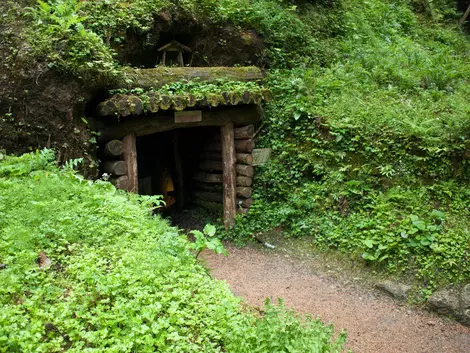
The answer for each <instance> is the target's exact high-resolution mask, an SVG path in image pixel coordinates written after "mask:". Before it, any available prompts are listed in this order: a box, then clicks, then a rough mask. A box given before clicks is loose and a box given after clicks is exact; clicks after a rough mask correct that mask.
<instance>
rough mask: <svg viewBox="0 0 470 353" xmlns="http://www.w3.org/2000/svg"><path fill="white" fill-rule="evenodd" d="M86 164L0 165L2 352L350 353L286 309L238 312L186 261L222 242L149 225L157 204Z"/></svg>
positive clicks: (15, 161) (49, 158) (44, 157)
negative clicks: (88, 171)
mask: <svg viewBox="0 0 470 353" xmlns="http://www.w3.org/2000/svg"><path fill="white" fill-rule="evenodd" d="M79 162H80V161H78V160H75V161H71V162H69V163H68V164H67V165H66V166H65V167H63V168H62V169H59V168H57V167H56V166H55V163H54V154H53V153H52V152H51V151H49V150H44V151H42V152H40V153H39V152H38V153H36V154H27V155H23V156H21V157H5V156H3V155H0V264H2V267H1V268H0V283H2V285H1V286H0V352H8V353H12V352H48V353H49V352H50V353H52V352H63V351H67V352H273V351H286V350H287V349H289V352H306V351H308V352H339V351H341V350H342V348H341V347H342V345H343V343H344V340H345V335H344V334H341V335H340V336H339V337H338V338H337V339H333V338H332V337H333V336H332V335H333V328H332V327H331V326H325V325H324V324H322V323H321V322H320V321H318V320H312V319H309V318H306V319H304V318H300V317H298V316H297V315H295V314H294V313H293V312H291V311H289V310H286V309H285V308H284V307H283V305H282V304H281V305H278V306H274V305H272V304H270V303H267V305H266V307H265V310H264V312H261V314H260V313H259V312H258V313H255V312H252V311H250V310H247V309H242V306H241V305H240V303H239V299H236V298H235V297H234V296H233V295H232V294H231V292H230V291H229V289H228V288H227V286H226V284H224V283H222V282H218V281H215V280H212V279H211V278H210V277H209V276H208V275H207V273H206V270H205V269H204V268H202V267H201V266H199V265H198V264H197V262H196V259H195V256H194V255H193V254H192V253H191V252H190V249H191V248H194V249H196V250H197V251H199V250H201V249H203V248H205V247H207V248H209V249H211V248H213V249H214V250H216V251H219V252H223V248H221V247H220V243H218V242H216V241H214V240H208V239H206V238H205V237H204V236H198V234H196V236H197V237H198V238H200V239H199V242H197V243H195V244H193V243H189V242H188V241H187V240H186V239H185V236H182V235H180V234H178V232H177V230H176V229H174V228H171V227H170V226H169V225H168V224H167V223H166V222H165V221H164V220H162V219H161V218H160V217H159V216H156V215H152V212H151V211H152V209H153V208H154V207H155V206H158V204H159V202H160V200H159V198H154V197H139V196H136V195H129V194H126V193H124V192H120V191H117V190H116V189H115V188H114V187H113V186H112V185H111V184H110V183H108V182H104V181H100V180H98V181H96V182H91V181H88V180H85V179H83V178H82V177H81V176H80V175H78V174H77V173H75V172H74V171H73V168H74V167H75V166H77V164H78V163H79ZM206 233H207V235H208V236H209V238H212V235H213V234H214V228H213V227H210V226H208V227H206ZM202 238H204V239H202Z"/></svg>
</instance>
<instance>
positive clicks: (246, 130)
mask: <svg viewBox="0 0 470 353" xmlns="http://www.w3.org/2000/svg"><path fill="white" fill-rule="evenodd" d="M234 133H235V152H236V155H235V156H236V163H237V164H236V171H237V190H236V191H237V205H238V212H239V213H243V214H246V213H247V212H248V210H249V208H250V206H251V205H252V203H253V199H252V198H251V196H252V194H253V189H252V188H251V186H252V184H253V174H254V170H253V165H252V164H253V156H252V152H253V149H254V143H253V140H252V138H253V136H254V126H253V125H247V126H243V127H238V128H235V131H234ZM193 179H194V182H195V186H196V187H195V190H196V191H194V193H193V197H194V200H195V203H199V204H201V202H199V201H202V202H212V203H218V204H222V202H223V190H222V183H223V163H222V146H221V142H220V137H217V138H215V139H214V141H211V142H208V143H207V144H206V145H205V146H204V152H203V153H202V154H201V156H200V161H199V168H198V172H197V173H196V174H195V175H194V177H193Z"/></svg>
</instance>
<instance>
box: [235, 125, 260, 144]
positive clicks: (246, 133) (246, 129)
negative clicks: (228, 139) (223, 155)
mask: <svg viewBox="0 0 470 353" xmlns="http://www.w3.org/2000/svg"><path fill="white" fill-rule="evenodd" d="M254 134H255V127H254V126H253V125H247V126H242V127H238V128H236V129H235V139H236V140H243V139H251V138H252V137H253V135H254Z"/></svg>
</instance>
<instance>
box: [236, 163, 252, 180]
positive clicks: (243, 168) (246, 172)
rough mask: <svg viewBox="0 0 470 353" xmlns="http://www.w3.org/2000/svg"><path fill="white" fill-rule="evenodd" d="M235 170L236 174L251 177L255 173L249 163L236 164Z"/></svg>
mask: <svg viewBox="0 0 470 353" xmlns="http://www.w3.org/2000/svg"><path fill="white" fill-rule="evenodd" d="M236 170H237V175H238V176H247V177H253V175H254V173H255V172H254V169H253V167H252V166H251V165H245V164H237V167H236Z"/></svg>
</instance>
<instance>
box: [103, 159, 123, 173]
mask: <svg viewBox="0 0 470 353" xmlns="http://www.w3.org/2000/svg"><path fill="white" fill-rule="evenodd" d="M103 171H104V172H105V173H108V174H111V175H117V176H121V175H126V174H127V165H126V163H125V162H123V161H105V162H104V163H103Z"/></svg>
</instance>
